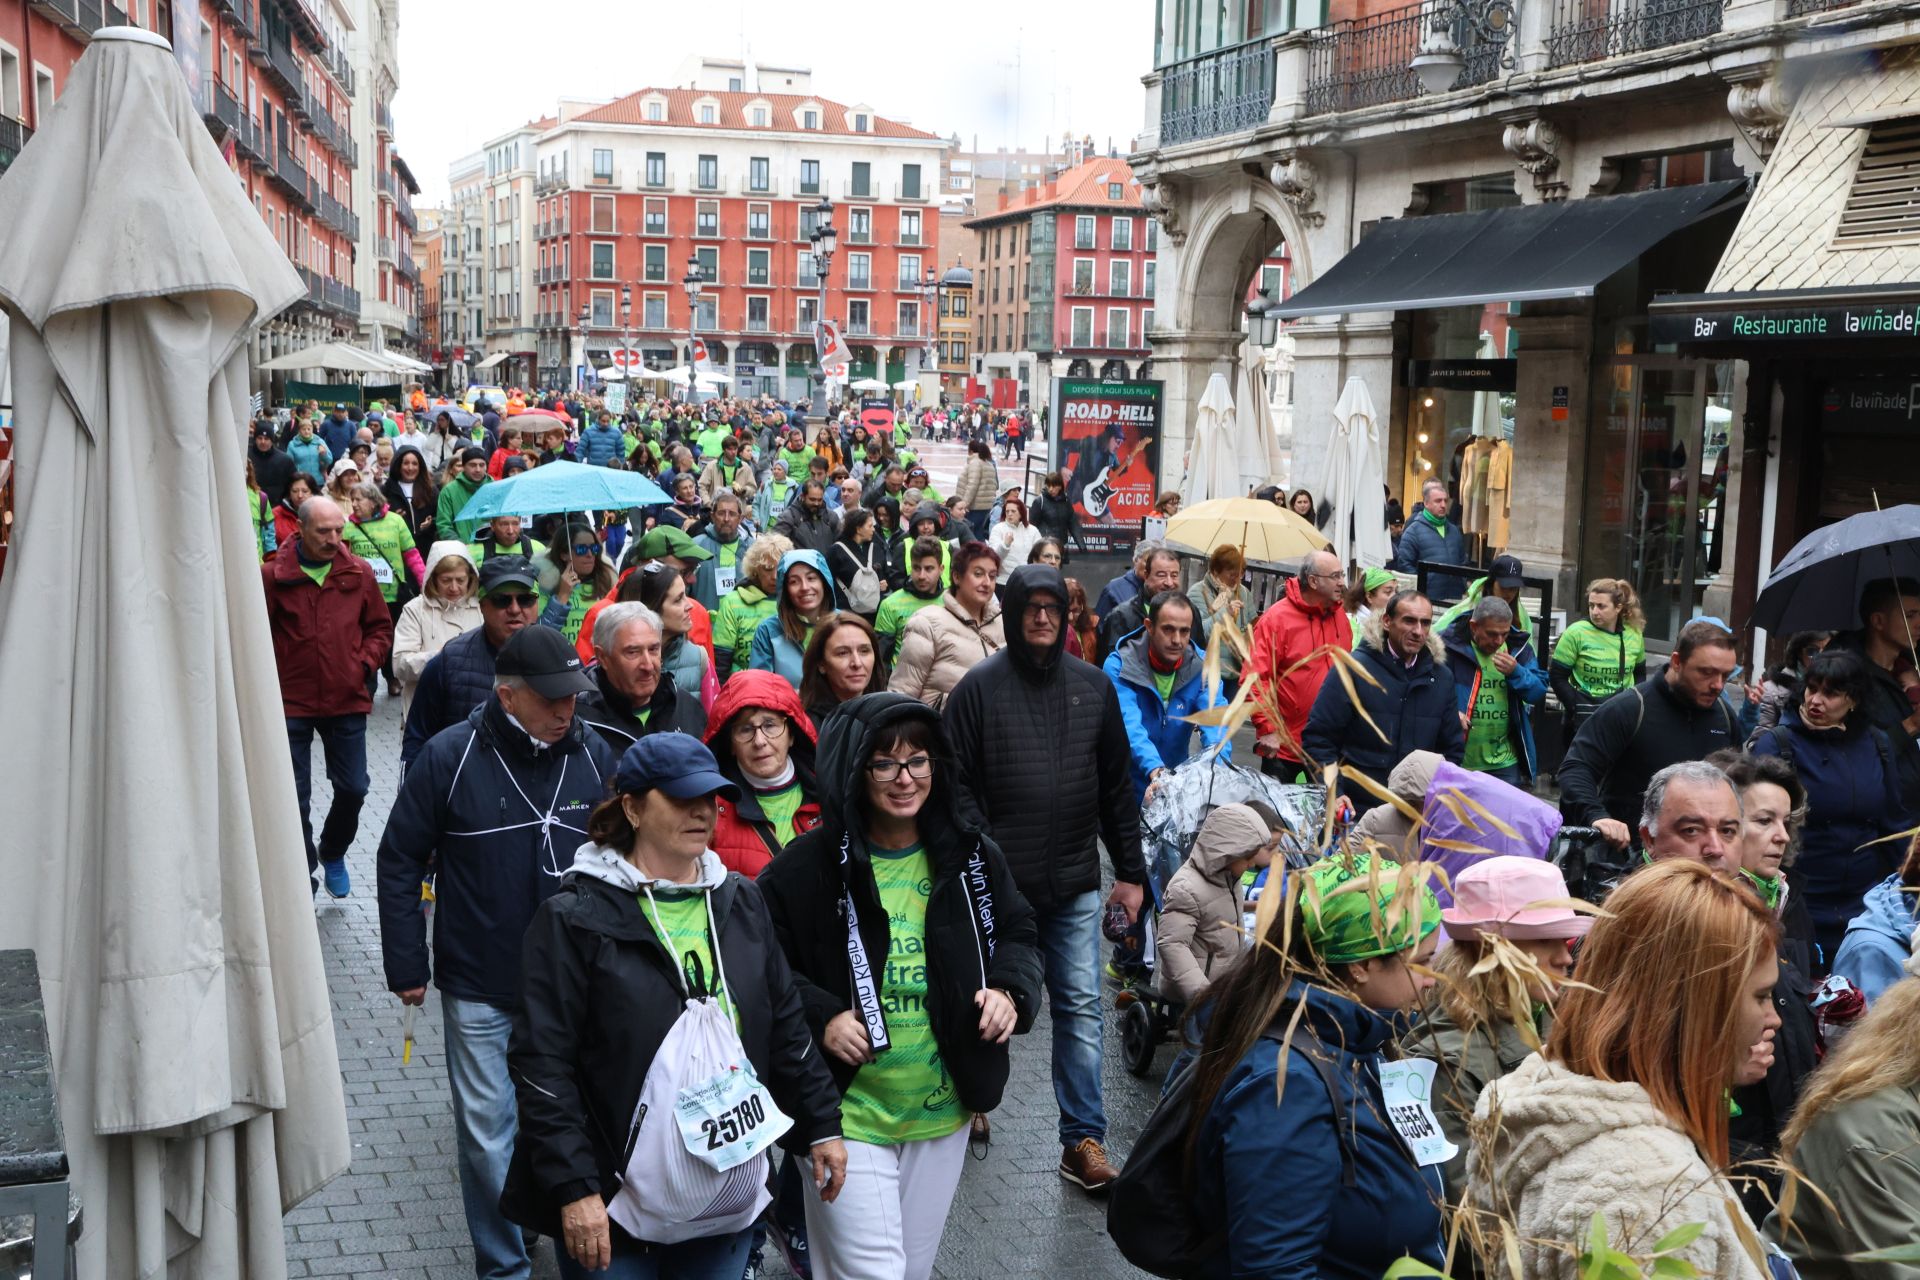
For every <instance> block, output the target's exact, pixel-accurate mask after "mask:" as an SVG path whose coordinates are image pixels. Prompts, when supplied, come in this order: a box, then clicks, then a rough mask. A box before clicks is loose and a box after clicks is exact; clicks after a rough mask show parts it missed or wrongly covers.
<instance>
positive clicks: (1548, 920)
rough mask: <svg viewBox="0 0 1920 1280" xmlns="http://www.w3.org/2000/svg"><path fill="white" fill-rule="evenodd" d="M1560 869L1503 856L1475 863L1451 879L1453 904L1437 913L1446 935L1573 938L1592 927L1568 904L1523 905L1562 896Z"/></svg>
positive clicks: (1589, 919) (1564, 887) (1564, 891)
mask: <svg viewBox="0 0 1920 1280" xmlns="http://www.w3.org/2000/svg"><path fill="white" fill-rule="evenodd" d="M1569 896H1570V895H1569V894H1568V892H1567V882H1566V878H1565V877H1563V876H1562V875H1561V874H1560V868H1558V867H1556V866H1554V865H1553V864H1552V863H1550V862H1542V861H1541V860H1540V859H1538V858H1522V857H1517V856H1513V855H1506V854H1503V855H1501V856H1499V857H1495V858H1483V859H1480V860H1479V861H1476V862H1475V863H1474V864H1473V865H1472V866H1470V867H1467V868H1466V869H1464V870H1463V871H1461V872H1460V874H1459V875H1458V876H1455V877H1454V881H1453V905H1452V906H1450V907H1448V908H1447V909H1446V910H1445V911H1442V912H1441V913H1440V922H1441V924H1442V925H1444V926H1445V927H1446V930H1447V936H1448V937H1451V938H1459V939H1463V940H1464V939H1468V938H1472V937H1474V936H1475V935H1477V934H1482V933H1497V934H1499V935H1500V936H1501V937H1503V938H1515V939H1524V938H1578V937H1582V936H1584V935H1585V934H1586V932H1587V930H1588V929H1590V928H1591V927H1592V926H1593V919H1592V917H1590V916H1583V915H1581V914H1580V913H1579V912H1577V911H1574V910H1573V909H1572V908H1570V907H1565V906H1561V905H1558V904H1555V905H1553V906H1529V905H1528V904H1529V903H1537V902H1547V901H1550V900H1552V899H1556V898H1566V897H1569Z"/></svg>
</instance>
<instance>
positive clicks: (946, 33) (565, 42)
mask: <svg viewBox="0 0 1920 1280" xmlns="http://www.w3.org/2000/svg"><path fill="white" fill-rule="evenodd" d="M689 54H703V55H714V56H722V57H727V56H732V57H738V56H740V55H742V54H745V55H748V56H750V57H752V58H753V59H754V60H755V61H760V62H767V63H781V64H786V65H796V64H797V65H800V66H810V67H812V68H813V86H814V91H815V92H816V93H818V94H820V96H822V97H824V98H829V99H832V100H834V101H838V102H846V103H852V102H857V101H865V102H869V103H871V104H872V105H873V108H874V110H875V111H877V112H879V113H880V114H881V115H883V116H887V117H890V118H893V119H902V120H906V121H908V122H910V123H912V124H913V125H915V126H916V127H918V128H922V129H930V130H932V131H934V132H935V133H938V134H940V135H942V136H943V137H944V136H948V135H951V134H953V133H958V134H959V135H960V140H961V145H962V146H963V147H971V146H972V145H973V143H974V139H975V137H976V136H977V137H978V139H979V145H980V146H981V147H982V148H983V149H988V150H990V149H992V148H994V147H997V146H1001V145H1005V146H1008V147H1014V146H1018V145H1025V146H1029V147H1034V148H1038V147H1039V146H1040V145H1041V144H1042V142H1043V141H1047V140H1049V139H1051V142H1052V144H1053V145H1054V146H1055V147H1056V148H1057V147H1058V145H1059V142H1060V139H1061V137H1062V135H1063V134H1064V133H1065V131H1067V130H1069V129H1071V130H1072V131H1073V132H1074V133H1076V134H1085V133H1090V134H1092V135H1093V137H1094V140H1095V142H1096V143H1097V144H1098V145H1099V146H1100V147H1102V148H1104V147H1105V146H1106V144H1107V140H1108V138H1112V140H1113V142H1114V145H1116V146H1118V147H1119V148H1120V149H1121V150H1122V151H1123V152H1124V151H1125V150H1126V147H1127V144H1128V142H1129V141H1130V140H1131V139H1132V137H1133V135H1134V134H1135V133H1137V132H1139V130H1140V127H1141V122H1142V118H1143V112H1144V109H1145V108H1144V94H1145V90H1144V89H1143V88H1142V87H1141V84H1140V77H1141V76H1142V75H1144V74H1146V72H1148V71H1149V70H1151V69H1152V67H1151V63H1152V61H1153V5H1152V0H1106V2H1105V3H1101V4H1098V5H1096V4H1093V3H1090V2H1089V0H1072V2H1070V3H1058V2H1051V3H1038V4H1036V3H1033V0H965V2H963V3H960V4H948V5H933V6H929V7H925V8H920V9H898V8H891V7H886V6H874V7H870V8H869V7H864V6H849V7H843V6H839V5H831V6H828V5H821V4H817V3H816V4H796V3H791V2H790V0H789V2H780V3H776V2H775V0H700V2H699V3H693V4H664V3H660V2H659V0H652V2H650V3H647V4H638V5H613V4H607V3H605V2H604V0H536V2H535V3H532V4H529V3H526V2H525V0H407V3H406V4H405V5H403V6H402V7H401V10H400V92H399V95H398V96H397V97H396V98H395V99H394V104H393V114H394V130H395V143H396V145H398V147H399V149H400V154H401V155H403V156H405V157H406V160H407V164H408V165H409V166H410V167H411V168H412V169H413V172H414V176H415V177H416V178H418V179H419V181H420V188H421V194H422V202H423V203H426V204H434V203H438V202H439V201H440V200H441V199H442V198H444V196H445V195H446V192H447V166H448V164H449V163H450V162H451V161H453V160H454V159H455V158H456V157H458V156H462V155H465V154H467V153H468V152H472V151H477V150H479V149H480V146H481V144H482V143H484V142H485V141H486V140H487V139H488V138H490V137H494V136H497V135H499V134H501V133H504V132H506V131H507V130H508V129H511V128H513V127H515V126H516V125H520V124H524V123H525V122H526V121H528V120H530V119H534V118H536V117H538V116H541V115H544V114H546V113H547V112H550V111H552V110H553V106H554V103H555V102H556V101H557V100H558V99H559V98H561V97H562V96H566V97H581V98H603V99H605V98H616V97H619V96H621V95H623V94H627V93H632V92H634V91H635V90H637V89H640V88H643V87H645V86H647V85H649V84H656V85H658V84H666V83H669V81H670V80H671V78H672V76H673V74H674V71H675V70H676V69H677V67H678V66H679V64H680V61H681V59H683V58H684V57H686V56H687V55H689Z"/></svg>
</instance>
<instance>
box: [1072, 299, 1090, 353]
mask: <svg viewBox="0 0 1920 1280" xmlns="http://www.w3.org/2000/svg"><path fill="white" fill-rule="evenodd" d="M1067 345H1068V346H1070V347H1090V346H1092V345H1093V308H1092V307H1075V308H1074V309H1073V329H1072V332H1070V333H1069V334H1068V335H1067Z"/></svg>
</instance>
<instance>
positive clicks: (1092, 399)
mask: <svg viewBox="0 0 1920 1280" xmlns="http://www.w3.org/2000/svg"><path fill="white" fill-rule="evenodd" d="M1162 389H1163V384H1162V383H1160V382H1157V381H1147V382H1102V381H1095V380H1085V379H1074V378H1063V379H1056V380H1055V381H1054V384H1053V404H1052V407H1051V409H1050V410H1049V414H1048V416H1049V417H1050V418H1051V420H1052V421H1053V422H1054V423H1056V424H1058V425H1057V427H1056V428H1055V430H1054V431H1053V433H1052V441H1051V444H1050V448H1049V456H1048V459H1047V461H1048V462H1049V464H1050V465H1052V466H1053V467H1054V468H1055V469H1057V470H1060V471H1064V472H1065V473H1066V478H1067V500H1068V501H1069V502H1071V503H1073V504H1074V507H1075V509H1076V514H1078V515H1079V517H1080V532H1081V536H1082V537H1084V538H1085V539H1086V543H1087V549H1088V550H1090V551H1123V550H1126V549H1128V548H1131V547H1132V546H1133V544H1134V542H1135V541H1137V540H1138V539H1139V537H1140V527H1141V525H1140V522H1141V521H1142V520H1144V519H1146V517H1148V516H1149V515H1152V514H1153V499H1154V496H1155V494H1156V493H1157V491H1158V489H1159V484H1160V436H1161V430H1160V416H1161V398H1162Z"/></svg>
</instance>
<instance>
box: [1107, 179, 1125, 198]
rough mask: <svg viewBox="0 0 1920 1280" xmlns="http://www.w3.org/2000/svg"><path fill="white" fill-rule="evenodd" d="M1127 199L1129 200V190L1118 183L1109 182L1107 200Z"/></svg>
mask: <svg viewBox="0 0 1920 1280" xmlns="http://www.w3.org/2000/svg"><path fill="white" fill-rule="evenodd" d="M1126 198H1127V189H1126V187H1125V186H1123V185H1121V184H1120V183H1118V182H1109V183H1108V184H1107V199H1109V200H1125V199H1126Z"/></svg>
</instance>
